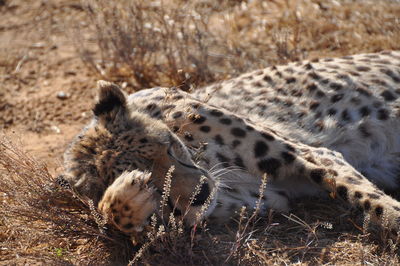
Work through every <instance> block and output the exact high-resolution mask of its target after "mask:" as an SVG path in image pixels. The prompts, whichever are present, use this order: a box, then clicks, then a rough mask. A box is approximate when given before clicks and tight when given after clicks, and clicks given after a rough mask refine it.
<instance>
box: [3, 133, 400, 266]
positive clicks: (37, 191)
mask: <svg viewBox="0 0 400 266" xmlns="http://www.w3.org/2000/svg"><path fill="white" fill-rule="evenodd" d="M0 173H1V179H0V193H1V194H0V195H1V200H2V201H3V204H1V205H0V217H1V219H0V229H1V230H0V232H2V233H1V234H0V239H1V241H0V257H1V259H2V261H3V262H5V263H11V262H13V263H20V264H25V263H33V262H41V263H52V264H108V263H111V262H113V263H118V264H127V263H128V262H129V261H131V264H136V263H139V264H150V265H158V264H163V265H177V264H178V265H210V264H211V265H220V264H235V265H236V264H240V265H254V264H271V263H279V264H281V263H285V264H287V263H295V262H302V263H311V264H325V263H331V264H332V263H333V264H345V263H372V264H379V263H385V264H396V263H398V262H399V260H398V253H397V247H396V246H395V245H390V243H391V242H390V241H386V243H385V242H380V239H382V238H379V237H378V238H374V237H371V236H368V235H366V234H363V233H362V232H360V231H359V228H360V227H356V226H354V225H353V224H362V221H360V220H357V219H356V220H355V221H354V222H351V219H355V218H354V217H357V216H356V215H355V214H350V213H349V212H348V210H346V209H344V208H341V207H338V206H337V205H335V204H332V202H329V201H323V200H321V201H320V202H318V203H315V200H310V201H309V202H307V201H305V203H301V204H296V205H295V209H294V214H290V215H280V214H274V213H273V212H270V214H269V215H268V216H267V217H259V216H258V215H257V210H255V211H250V213H249V215H247V212H246V211H245V210H244V209H242V211H241V212H240V213H239V214H238V215H237V220H233V221H232V223H230V224H227V225H224V226H219V227H218V226H214V225H213V226H209V225H207V224H200V225H198V226H196V227H194V228H192V229H191V230H185V229H183V227H182V223H181V221H178V220H175V219H172V220H170V222H169V224H167V225H159V224H157V223H156V221H155V220H153V224H152V230H151V231H150V232H149V233H148V235H147V238H146V239H145V241H144V245H143V246H133V245H132V242H131V241H130V240H129V238H128V237H126V236H123V235H121V234H120V233H118V232H116V231H114V230H113V228H112V227H110V226H108V225H104V222H103V219H102V218H101V216H100V215H99V214H98V213H97V211H96V210H95V209H94V208H93V207H90V206H88V205H87V204H85V203H84V202H83V201H81V200H80V199H79V198H78V197H77V196H76V195H75V194H74V193H73V192H71V191H70V190H69V189H65V188H61V187H58V186H56V185H55V184H54V183H55V182H54V180H53V178H52V177H51V176H50V175H49V173H48V171H47V169H46V167H45V165H43V164H40V163H38V162H37V161H35V160H34V159H33V158H31V157H30V156H28V155H27V154H26V153H24V152H23V151H21V150H20V149H19V148H18V147H17V146H15V145H13V144H12V143H11V142H9V141H8V140H7V138H5V137H2V138H1V140H0ZM261 191H262V189H261ZM311 210H312V211H311ZM343 213H344V214H343ZM374 236H378V235H376V234H375V235H374ZM374 239H376V240H375V241H374ZM374 242H375V243H374Z"/></svg>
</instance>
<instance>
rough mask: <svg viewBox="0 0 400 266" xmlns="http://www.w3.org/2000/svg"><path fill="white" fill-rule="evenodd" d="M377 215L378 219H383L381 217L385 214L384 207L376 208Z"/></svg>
mask: <svg viewBox="0 0 400 266" xmlns="http://www.w3.org/2000/svg"><path fill="white" fill-rule="evenodd" d="M375 214H376V217H381V215H382V214H383V207H382V206H376V207H375Z"/></svg>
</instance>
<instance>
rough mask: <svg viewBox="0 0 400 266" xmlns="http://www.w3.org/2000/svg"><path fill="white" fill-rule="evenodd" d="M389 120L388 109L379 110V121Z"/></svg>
mask: <svg viewBox="0 0 400 266" xmlns="http://www.w3.org/2000/svg"><path fill="white" fill-rule="evenodd" d="M388 118H389V111H388V110H386V109H383V108H382V109H379V110H378V119H379V120H387V119H388Z"/></svg>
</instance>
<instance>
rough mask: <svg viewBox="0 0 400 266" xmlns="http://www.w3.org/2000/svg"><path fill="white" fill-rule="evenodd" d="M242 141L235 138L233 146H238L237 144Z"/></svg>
mask: <svg viewBox="0 0 400 266" xmlns="http://www.w3.org/2000/svg"><path fill="white" fill-rule="evenodd" d="M241 143H242V142H241V141H240V140H237V139H235V140H234V141H232V147H233V148H236V147H237V146H239V145H240V144H241Z"/></svg>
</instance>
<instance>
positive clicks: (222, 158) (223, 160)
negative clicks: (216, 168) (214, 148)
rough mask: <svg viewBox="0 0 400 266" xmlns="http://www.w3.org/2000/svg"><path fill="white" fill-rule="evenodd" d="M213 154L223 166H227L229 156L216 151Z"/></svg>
mask: <svg viewBox="0 0 400 266" xmlns="http://www.w3.org/2000/svg"><path fill="white" fill-rule="evenodd" d="M215 156H216V157H217V159H218V161H220V162H221V163H222V166H223V167H228V166H229V161H230V160H229V158H227V157H225V156H224V155H223V154H221V153H219V152H217V153H216V154H215Z"/></svg>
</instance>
